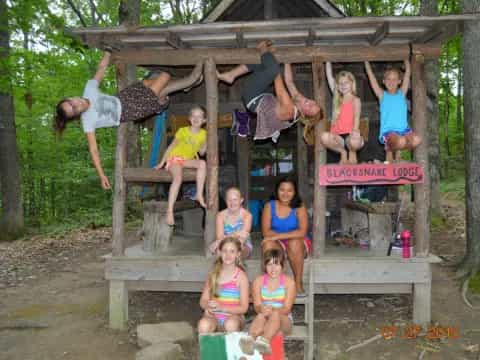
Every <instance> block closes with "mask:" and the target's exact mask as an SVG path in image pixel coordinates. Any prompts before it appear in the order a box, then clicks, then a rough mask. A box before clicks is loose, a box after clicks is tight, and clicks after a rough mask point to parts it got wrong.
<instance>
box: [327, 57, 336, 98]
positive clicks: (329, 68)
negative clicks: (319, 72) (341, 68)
mask: <svg viewBox="0 0 480 360" xmlns="http://www.w3.org/2000/svg"><path fill="white" fill-rule="evenodd" d="M325 69H326V71H325V72H326V74H327V81H328V87H329V88H330V91H331V92H332V93H334V92H335V77H334V76H333V71H332V63H331V62H330V61H327V66H326V67H325Z"/></svg>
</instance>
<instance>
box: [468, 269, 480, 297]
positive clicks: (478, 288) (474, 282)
mask: <svg viewBox="0 0 480 360" xmlns="http://www.w3.org/2000/svg"><path fill="white" fill-rule="evenodd" d="M468 285H469V286H468V287H469V289H470V291H471V292H472V293H474V294H480V272H478V273H477V274H476V275H475V276H474V277H472V278H471V279H470V283H469V284H468Z"/></svg>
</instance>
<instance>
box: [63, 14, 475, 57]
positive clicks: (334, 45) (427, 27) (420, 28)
mask: <svg viewBox="0 0 480 360" xmlns="http://www.w3.org/2000/svg"><path fill="white" fill-rule="evenodd" d="M478 18H479V16H478V15H448V16H437V17H427V16H408V17H400V16H394V17H348V18H327V17H324V18H302V19H286V20H268V21H248V22H245V21H244V22H214V23H201V24H193V25H164V26H148V27H134V28H127V27H124V26H118V27H110V28H79V29H74V30H73V31H72V32H73V34H74V35H76V36H79V37H80V38H81V40H83V41H84V42H85V43H86V44H88V45H89V46H91V47H97V48H103V47H105V46H106V45H109V46H112V47H113V48H114V49H116V50H117V51H116V55H117V58H118V59H119V60H121V61H127V62H131V63H134V64H137V65H149V64H150V65H152V64H157V65H192V64H194V63H195V62H197V61H198V60H199V59H202V58H205V57H210V56H211V57H213V58H214V60H215V61H216V62H217V64H239V63H255V62H258V53H257V52H256V51H255V50H254V49H251V48H254V46H255V45H256V43H257V42H258V41H259V40H261V39H271V40H272V41H273V42H274V43H275V46H276V47H277V49H278V50H277V57H278V58H279V61H282V62H286V61H290V62H309V61H308V60H307V58H309V57H311V56H322V57H323V58H324V59H325V60H331V61H345V62H348V61H361V60H362V58H361V56H366V57H365V58H363V59H365V60H384V61H389V60H401V59H403V58H405V56H407V55H409V54H410V50H408V54H405V49H410V46H412V45H413V46H414V47H417V48H437V49H439V47H440V44H441V43H442V42H443V41H445V40H446V39H448V38H450V37H452V36H453V35H455V34H457V33H459V32H461V31H462V29H463V22H464V21H465V20H473V19H478ZM233 49H235V50H233ZM396 49H402V50H401V51H398V52H396ZM158 50H161V51H158ZM359 51H360V52H359ZM296 54H297V55H296ZM438 54H439V53H438V52H437V53H435V54H430V55H431V56H438ZM427 56H428V54H427ZM304 60H307V61H304Z"/></svg>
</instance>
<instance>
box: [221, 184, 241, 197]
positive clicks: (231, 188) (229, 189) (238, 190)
mask: <svg viewBox="0 0 480 360" xmlns="http://www.w3.org/2000/svg"><path fill="white" fill-rule="evenodd" d="M232 191H236V192H237V193H238V195H239V196H240V197H241V198H242V199H243V195H242V192H241V191H240V189H239V188H238V187H236V186H230V187H229V188H228V189H227V190H225V200H226V199H227V198H228V194H229V193H230V192H232Z"/></svg>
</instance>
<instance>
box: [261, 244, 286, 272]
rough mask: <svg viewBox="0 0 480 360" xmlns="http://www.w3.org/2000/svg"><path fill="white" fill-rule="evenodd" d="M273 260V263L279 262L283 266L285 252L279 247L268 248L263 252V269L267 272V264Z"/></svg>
mask: <svg viewBox="0 0 480 360" xmlns="http://www.w3.org/2000/svg"><path fill="white" fill-rule="evenodd" d="M272 260H273V263H274V264H280V266H281V267H282V268H283V266H284V264H285V253H284V252H283V250H281V249H269V250H267V251H265V252H264V253H263V264H262V265H263V266H262V268H263V271H264V272H267V265H268V263H269V262H270V261H272Z"/></svg>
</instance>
